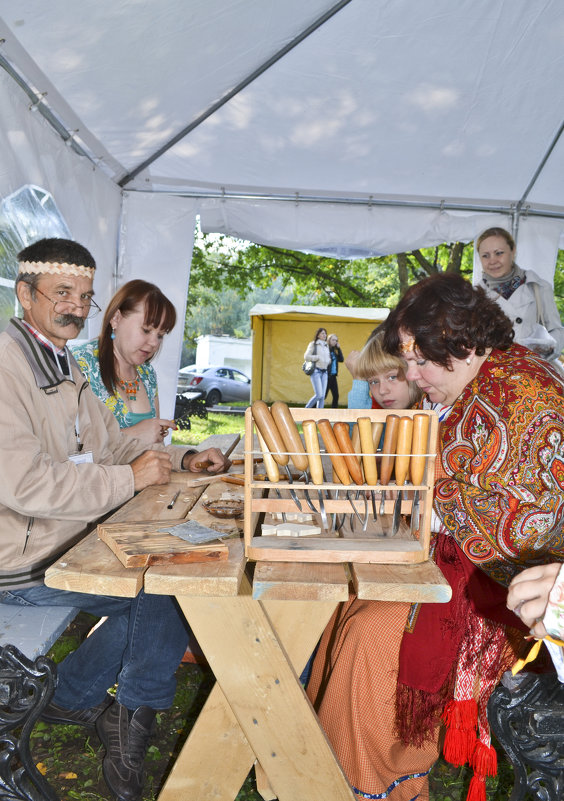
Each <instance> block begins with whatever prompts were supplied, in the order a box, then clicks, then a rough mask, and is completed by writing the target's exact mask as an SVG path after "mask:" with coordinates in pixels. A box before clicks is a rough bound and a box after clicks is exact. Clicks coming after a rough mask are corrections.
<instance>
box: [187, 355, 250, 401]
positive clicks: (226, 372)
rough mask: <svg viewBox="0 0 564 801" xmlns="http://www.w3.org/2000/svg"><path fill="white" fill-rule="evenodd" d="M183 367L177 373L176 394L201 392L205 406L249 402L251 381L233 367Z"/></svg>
mask: <svg viewBox="0 0 564 801" xmlns="http://www.w3.org/2000/svg"><path fill="white" fill-rule="evenodd" d="M193 368H195V365H189V366H188V367H183V368H182V369H181V370H180V371H179V373H178V392H179V393H180V394H182V393H183V392H201V393H202V396H203V397H204V398H205V401H206V405H207V406H216V405H217V404H218V403H240V402H247V403H248V402H249V401H250V399H251V379H250V378H249V377H248V376H246V375H245V374H244V373H242V372H241V371H240V370H235V369H234V368H233V367H223V366H222V367H214V366H211V367H200V368H197V369H193Z"/></svg>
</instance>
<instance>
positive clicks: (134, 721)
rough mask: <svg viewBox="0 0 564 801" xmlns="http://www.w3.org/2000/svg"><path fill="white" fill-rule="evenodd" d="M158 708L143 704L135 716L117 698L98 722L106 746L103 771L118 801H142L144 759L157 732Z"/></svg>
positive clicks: (101, 738) (98, 728)
mask: <svg viewBox="0 0 564 801" xmlns="http://www.w3.org/2000/svg"><path fill="white" fill-rule="evenodd" d="M154 721H155V710H154V709H151V708H150V707H148V706H140V707H138V708H137V709H136V710H135V712H134V713H133V714H132V715H131V719H130V716H129V713H128V710H127V709H126V707H124V706H122V705H121V704H118V702H117V701H115V702H114V703H113V704H112V705H111V706H110V707H109V708H108V709H107V710H106V711H105V712H104V713H103V714H102V715H100V717H99V718H98V720H97V721H96V731H97V732H98V737H99V738H100V740H101V741H102V743H103V744H104V746H105V748H106V755H105V757H104V761H103V763H102V772H103V774H104V779H105V781H106V784H107V785H108V787H109V788H110V790H111V791H112V793H113V794H114V795H115V796H116V798H117V799H118V801H139V799H140V798H141V795H142V792H143V778H144V776H143V762H144V760H145V754H146V753H147V748H148V747H149V739H150V737H151V733H152V731H153V725H154Z"/></svg>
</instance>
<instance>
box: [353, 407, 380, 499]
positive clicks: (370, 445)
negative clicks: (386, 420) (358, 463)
mask: <svg viewBox="0 0 564 801" xmlns="http://www.w3.org/2000/svg"><path fill="white" fill-rule="evenodd" d="M357 424H358V433H359V436H360V449H361V451H362V464H363V467H364V477H365V478H366V483H367V484H376V482H377V481H378V468H377V467H376V457H375V456H374V455H373V454H374V453H375V450H376V449H375V448H374V440H373V439H372V422H371V420H370V417H359V418H358V421H357Z"/></svg>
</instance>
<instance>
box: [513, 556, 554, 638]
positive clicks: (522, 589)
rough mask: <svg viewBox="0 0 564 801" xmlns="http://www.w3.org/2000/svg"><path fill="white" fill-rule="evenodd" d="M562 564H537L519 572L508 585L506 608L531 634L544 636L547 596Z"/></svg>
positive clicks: (539, 636)
mask: <svg viewBox="0 0 564 801" xmlns="http://www.w3.org/2000/svg"><path fill="white" fill-rule="evenodd" d="M561 567H562V565H561V564H560V563H555V564H551V565H537V566H536V567H529V568H527V570H523V572H522V573H519V574H518V575H517V576H515V578H514V579H513V581H512V582H511V584H510V585H509V592H508V593H507V604H506V605H507V608H508V609H511V610H512V611H513V612H514V613H515V614H516V615H517V616H518V617H520V618H521V620H522V621H523V623H524V624H525V625H526V626H529V627H530V629H531V634H533V635H534V636H535V637H537V638H539V639H541V638H542V637H546V634H547V632H546V629H545V627H544V625H543V623H542V619H543V617H544V613H545V611H546V605H547V603H548V596H549V594H550V591H551V589H552V587H553V585H554V582H555V580H556V576H557V575H558V572H559V570H560V568H561Z"/></svg>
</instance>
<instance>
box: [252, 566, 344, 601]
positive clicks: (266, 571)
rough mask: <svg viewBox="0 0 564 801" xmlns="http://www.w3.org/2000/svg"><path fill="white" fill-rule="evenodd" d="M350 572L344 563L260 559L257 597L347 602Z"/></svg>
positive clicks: (257, 573) (254, 596)
mask: <svg viewBox="0 0 564 801" xmlns="http://www.w3.org/2000/svg"><path fill="white" fill-rule="evenodd" d="M348 597H349V575H348V570H347V567H346V565H344V564H325V563H322V562H318V563H317V564H313V563H304V562H257V563H256V565H255V570H254V576H253V598H256V599H257V600H260V601H266V600H277V601H294V600H300V601H346V600H347V598H348Z"/></svg>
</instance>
